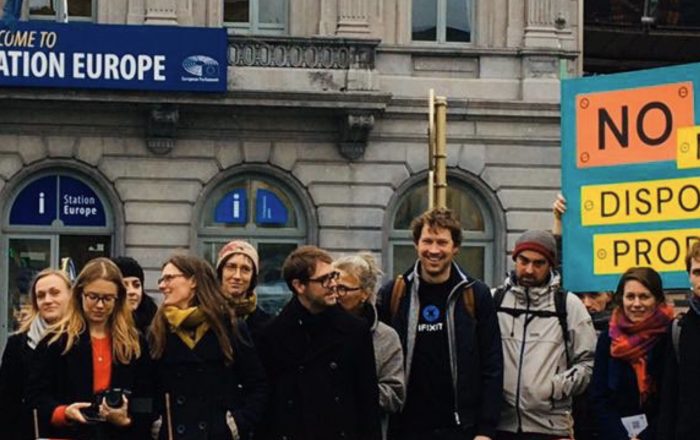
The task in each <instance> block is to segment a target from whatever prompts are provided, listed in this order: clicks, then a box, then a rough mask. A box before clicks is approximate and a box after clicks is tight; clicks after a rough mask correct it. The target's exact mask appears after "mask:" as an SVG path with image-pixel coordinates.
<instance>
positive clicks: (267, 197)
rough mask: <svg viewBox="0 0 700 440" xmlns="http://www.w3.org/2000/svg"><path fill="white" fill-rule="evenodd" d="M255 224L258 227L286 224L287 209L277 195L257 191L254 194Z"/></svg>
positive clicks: (260, 190)
mask: <svg viewBox="0 0 700 440" xmlns="http://www.w3.org/2000/svg"><path fill="white" fill-rule="evenodd" d="M255 207H256V208H255V222H256V223H257V224H259V225H284V224H286V223H287V207H286V206H284V203H283V202H282V200H280V198H279V197H277V194H275V193H273V192H272V191H268V190H266V189H259V190H258V191H257V193H256V194H255Z"/></svg>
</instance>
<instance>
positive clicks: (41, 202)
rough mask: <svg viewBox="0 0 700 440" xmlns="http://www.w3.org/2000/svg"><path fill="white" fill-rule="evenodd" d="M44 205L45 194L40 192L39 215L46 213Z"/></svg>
mask: <svg viewBox="0 0 700 440" xmlns="http://www.w3.org/2000/svg"><path fill="white" fill-rule="evenodd" d="M44 203H45V200H44V193H43V192H40V193H39V214H44V212H45V209H44Z"/></svg>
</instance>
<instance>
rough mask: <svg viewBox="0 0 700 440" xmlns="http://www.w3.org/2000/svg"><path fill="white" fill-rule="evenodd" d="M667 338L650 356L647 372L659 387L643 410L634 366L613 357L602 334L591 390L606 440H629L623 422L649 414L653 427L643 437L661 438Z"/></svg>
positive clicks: (601, 431) (597, 349)
mask: <svg viewBox="0 0 700 440" xmlns="http://www.w3.org/2000/svg"><path fill="white" fill-rule="evenodd" d="M665 341H666V338H663V337H661V338H659V341H658V342H657V343H656V345H655V346H654V348H652V350H651V352H650V353H649V354H648V355H647V356H648V358H647V369H648V372H649V374H651V376H652V378H653V380H654V382H655V383H656V390H657V392H656V393H653V394H652V395H651V396H650V397H649V399H648V400H647V401H646V402H645V403H644V405H643V406H642V405H641V404H640V402H639V390H638V388H637V377H636V375H635V374H634V370H632V367H631V366H630V364H629V363H628V362H626V361H624V360H621V359H615V358H613V357H612V356H610V343H611V342H612V341H611V339H610V336H609V335H608V333H607V332H603V333H601V334H600V337H599V338H598V345H597V347H596V353H595V366H594V367H593V379H592V380H591V385H590V389H589V393H590V399H591V405H592V406H593V411H594V412H595V414H596V416H597V418H598V428H599V429H598V431H599V432H600V438H601V439H604V440H628V439H629V436H628V435H627V431H626V430H625V427H624V426H623V425H622V422H621V421H620V418H622V417H627V416H633V415H637V414H645V415H646V417H647V421H648V422H649V427H647V428H646V429H645V430H644V431H643V432H642V433H641V434H640V435H639V438H640V439H641V440H653V439H655V438H657V436H656V430H657V429H658V428H657V419H658V416H659V400H660V399H659V393H658V390H659V389H661V379H662V377H663V366H664V360H663V355H664V352H665V350H666V348H665V347H666V342H665ZM664 440H665V439H664Z"/></svg>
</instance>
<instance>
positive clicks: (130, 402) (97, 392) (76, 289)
mask: <svg viewBox="0 0 700 440" xmlns="http://www.w3.org/2000/svg"><path fill="white" fill-rule="evenodd" d="M150 381H151V377H150V368H149V358H148V353H147V350H146V347H145V344H144V342H143V341H142V340H140V339H139V334H138V330H137V329H136V327H135V326H134V321H133V318H132V315H131V310H130V309H129V305H128V303H127V297H126V290H125V288H124V283H123V280H122V274H121V272H120V271H119V269H118V268H117V266H116V265H115V264H114V263H112V262H111V261H110V260H109V259H107V258H95V259H93V260H90V261H89V262H88V263H87V264H86V265H85V267H84V268H83V270H82V271H81V272H80V274H79V275H78V277H77V278H76V280H75V283H74V285H73V300H72V301H71V303H70V307H69V309H68V312H67V313H66V315H65V316H64V317H63V318H62V319H61V320H60V321H59V322H57V323H55V324H54V325H52V326H51V327H50V328H49V329H48V331H47V335H46V337H45V338H44V340H42V342H41V343H40V344H39V346H38V347H37V351H36V358H35V360H34V365H33V368H32V372H31V384H30V386H29V392H28V397H29V400H30V404H32V405H33V406H34V407H36V408H37V409H38V414H39V421H40V422H41V423H42V425H43V426H45V427H46V428H47V429H48V431H49V433H50V434H51V435H52V436H56V437H69V438H72V439H94V438H98V439H121V438H123V439H127V438H144V437H145V436H146V435H147V433H148V422H149V421H150V414H149V413H150V411H149V409H148V403H149V401H148V399H149V397H150V385H149V384H150ZM42 435H45V434H44V432H42Z"/></svg>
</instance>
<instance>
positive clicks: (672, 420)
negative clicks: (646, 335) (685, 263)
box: [658, 308, 700, 440]
mask: <svg viewBox="0 0 700 440" xmlns="http://www.w3.org/2000/svg"><path fill="white" fill-rule="evenodd" d="M680 319H681V321H680V326H681V333H680V340H679V342H678V347H679V350H678V351H679V353H678V354H677V353H676V352H675V349H674V347H673V343H672V342H671V341H672V336H671V332H670V331H669V333H668V335H667V338H666V356H664V358H665V360H666V364H665V366H664V379H663V387H662V388H661V414H660V416H659V436H658V438H660V439H664V440H695V439H697V438H698V436H700V417H699V415H700V350H699V349H698V347H700V316H698V315H697V313H695V312H694V311H693V309H692V308H691V309H689V310H688V312H687V313H686V314H685V316H683V317H682V318H680ZM679 355H680V365H679V364H678V361H677V356H679Z"/></svg>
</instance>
